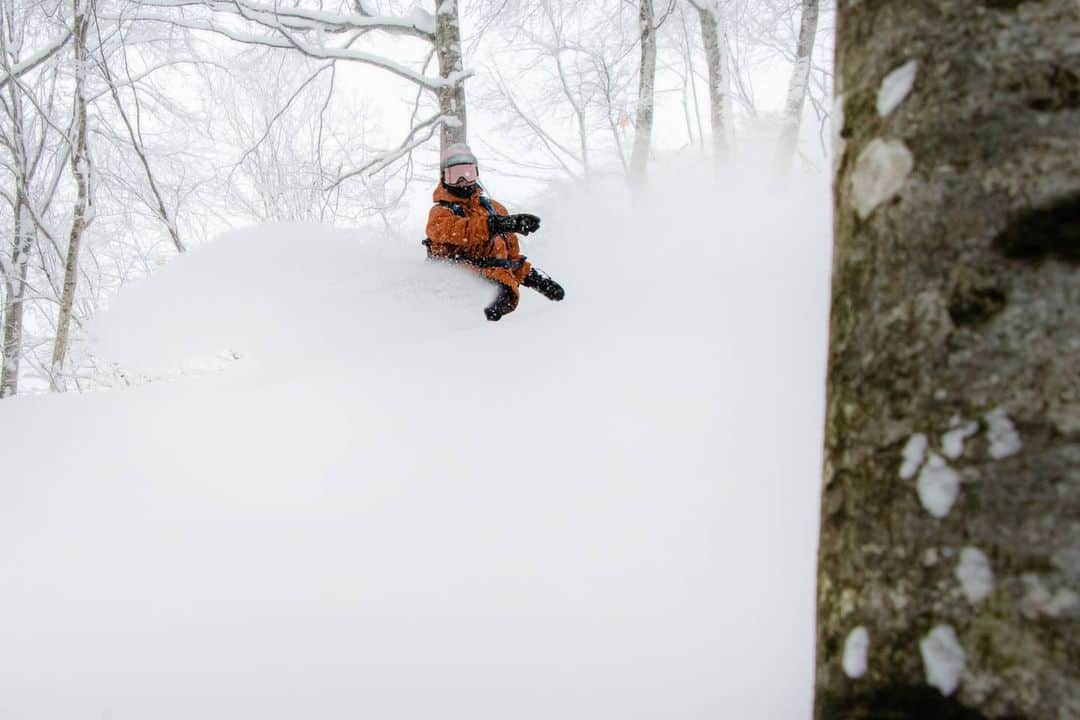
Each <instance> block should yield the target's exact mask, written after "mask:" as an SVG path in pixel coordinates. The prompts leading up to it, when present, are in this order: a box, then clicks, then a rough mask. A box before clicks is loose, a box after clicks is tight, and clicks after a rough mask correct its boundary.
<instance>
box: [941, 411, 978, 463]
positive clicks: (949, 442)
mask: <svg viewBox="0 0 1080 720" xmlns="http://www.w3.org/2000/svg"><path fill="white" fill-rule="evenodd" d="M950 428H951V429H950V430H949V431H948V432H946V433H945V434H944V435H942V436H941V450H942V452H944V453H945V457H947V458H949V459H950V460H956V459H957V458H958V457H960V456H961V455H963V454H964V441H965V440H967V439H968V438H969V437H971V436H972V435H974V434H975V433H977V432H979V423H978V422H976V421H974V420H972V421H971V422H967V423H965V422H964V421H963V420H961V419H960V418H954V419H953V421H952V423H951V425H950Z"/></svg>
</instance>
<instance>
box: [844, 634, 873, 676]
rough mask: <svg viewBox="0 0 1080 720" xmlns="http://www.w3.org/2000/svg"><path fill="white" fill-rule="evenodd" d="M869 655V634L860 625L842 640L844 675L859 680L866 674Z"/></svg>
mask: <svg viewBox="0 0 1080 720" xmlns="http://www.w3.org/2000/svg"><path fill="white" fill-rule="evenodd" d="M869 653H870V633H869V632H868V631H867V629H866V628H865V627H864V626H862V625H860V626H859V627H857V628H855V629H854V630H852V631H851V632H849V633H848V636H847V639H846V640H844V660H843V665H844V674H845V675H847V676H848V677H849V678H860V677H862V676H863V675H865V674H866V668H867V657H868V655H869Z"/></svg>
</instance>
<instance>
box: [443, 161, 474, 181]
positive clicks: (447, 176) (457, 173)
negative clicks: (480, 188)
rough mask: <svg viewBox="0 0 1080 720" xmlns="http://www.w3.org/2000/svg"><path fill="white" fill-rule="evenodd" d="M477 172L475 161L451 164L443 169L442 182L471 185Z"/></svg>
mask: <svg viewBox="0 0 1080 720" xmlns="http://www.w3.org/2000/svg"><path fill="white" fill-rule="evenodd" d="M478 174H479V173H478V171H477V169H476V163H465V164H463V165H451V166H450V167H448V168H446V169H445V170H443V182H445V183H446V184H447V185H472V184H473V183H474V182H476V177H477V175H478Z"/></svg>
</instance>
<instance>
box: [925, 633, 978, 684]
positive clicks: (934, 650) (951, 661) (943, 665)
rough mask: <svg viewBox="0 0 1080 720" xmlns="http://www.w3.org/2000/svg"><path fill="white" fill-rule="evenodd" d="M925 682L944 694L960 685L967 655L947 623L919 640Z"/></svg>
mask: <svg viewBox="0 0 1080 720" xmlns="http://www.w3.org/2000/svg"><path fill="white" fill-rule="evenodd" d="M919 652H920V653H922V660H923V667H924V668H925V669H926V683H927V684H928V685H933V686H934V687H936V688H937V689H938V690H940V691H941V692H942V694H944V695H952V694H953V692H954V691H955V690H956V688H957V686H959V685H960V675H961V674H963V672H964V666H965V665H966V664H967V655H965V654H964V648H962V647H960V641H959V640H958V639H957V638H956V631H955V630H953V629H952V627H951V626H949V625H938V626H937V627H935V628H934V629H933V630H931V631H930V634H929V635H927V636H926V637H924V638H923V639H922V640H921V641H919Z"/></svg>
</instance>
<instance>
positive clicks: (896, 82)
mask: <svg viewBox="0 0 1080 720" xmlns="http://www.w3.org/2000/svg"><path fill="white" fill-rule="evenodd" d="M918 71H919V61H918V60H909V61H908V62H906V63H904V64H903V65H901V66H900V67H898V68H896V69H895V70H893V71H892V72H891V73H889V74H888V75H886V76H885V79H884V80H882V81H881V87H880V88H879V89H878V96H877V111H878V115H880V116H881V117H887V116H888V115H889V114H891V113H892V111H893V110H895V109H896V108H897V107H899V106H900V103H902V102H904V100H905V99H906V98H907V96H908V94H909V93H910V92H911V88H912V87H913V86H914V85H915V76H916V75H917V74H918Z"/></svg>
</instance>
